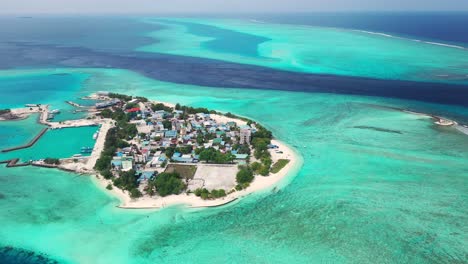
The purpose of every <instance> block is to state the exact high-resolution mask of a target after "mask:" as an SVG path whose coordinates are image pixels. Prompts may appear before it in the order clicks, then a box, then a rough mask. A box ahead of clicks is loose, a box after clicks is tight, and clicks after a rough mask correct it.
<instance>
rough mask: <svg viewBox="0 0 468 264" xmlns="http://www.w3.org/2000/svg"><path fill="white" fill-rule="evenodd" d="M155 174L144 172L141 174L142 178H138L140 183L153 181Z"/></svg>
mask: <svg viewBox="0 0 468 264" xmlns="http://www.w3.org/2000/svg"><path fill="white" fill-rule="evenodd" d="M154 174H155V172H154V171H144V172H142V173H141V175H140V177H139V178H138V180H137V181H138V182H139V183H140V182H142V181H148V180H151V179H152V178H153V177H154Z"/></svg>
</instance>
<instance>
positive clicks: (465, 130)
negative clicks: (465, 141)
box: [455, 125, 468, 135]
mask: <svg viewBox="0 0 468 264" xmlns="http://www.w3.org/2000/svg"><path fill="white" fill-rule="evenodd" d="M455 128H456V129H457V130H458V131H460V132H462V133H463V134H465V135H468V127H465V126H460V125H456V126H455Z"/></svg>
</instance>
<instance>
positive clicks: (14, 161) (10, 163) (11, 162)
mask: <svg viewBox="0 0 468 264" xmlns="http://www.w3.org/2000/svg"><path fill="white" fill-rule="evenodd" d="M18 161H19V159H18V158H16V159H10V160H3V161H0V164H4V163H6V164H7V165H6V166H7V168H13V167H24V166H29V165H31V163H30V162H25V163H18Z"/></svg>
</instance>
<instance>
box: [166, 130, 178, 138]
mask: <svg viewBox="0 0 468 264" xmlns="http://www.w3.org/2000/svg"><path fill="white" fill-rule="evenodd" d="M164 137H165V138H176V137H177V131H175V130H169V131H166V132H164Z"/></svg>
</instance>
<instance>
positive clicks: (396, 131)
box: [353, 126, 403, 134]
mask: <svg viewBox="0 0 468 264" xmlns="http://www.w3.org/2000/svg"><path fill="white" fill-rule="evenodd" d="M353 128H357V129H367V130H374V131H378V132H386V133H394V134H403V132H401V131H399V130H392V129H387V128H381V127H373V126H353Z"/></svg>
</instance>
